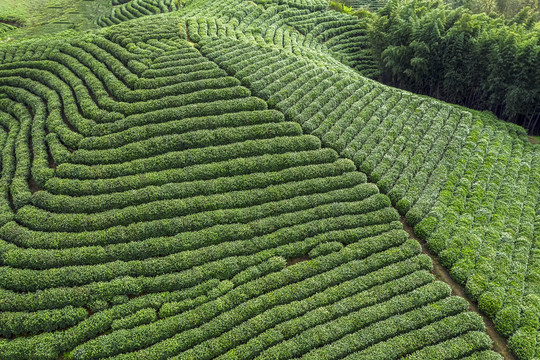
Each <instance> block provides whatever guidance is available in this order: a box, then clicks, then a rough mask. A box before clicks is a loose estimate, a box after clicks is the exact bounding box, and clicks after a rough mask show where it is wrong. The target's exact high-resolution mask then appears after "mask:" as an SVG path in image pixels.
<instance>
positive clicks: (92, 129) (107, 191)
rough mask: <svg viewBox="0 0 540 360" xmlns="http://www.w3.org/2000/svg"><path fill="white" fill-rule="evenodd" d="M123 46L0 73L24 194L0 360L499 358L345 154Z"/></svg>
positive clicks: (189, 52) (198, 61)
mask: <svg viewBox="0 0 540 360" xmlns="http://www.w3.org/2000/svg"><path fill="white" fill-rule="evenodd" d="M109 36H110V38H114V34H112V32H111V33H109ZM118 39H120V38H118ZM131 49H132V50H133V51H127V50H125V48H122V47H119V46H118V45H117V43H115V42H114V41H113V42H109V41H106V40H104V38H93V39H90V40H86V41H74V42H72V43H71V44H66V45H63V46H62V47H61V49H60V52H59V53H57V54H54V56H55V57H54V58H51V59H49V60H47V61H31V62H17V63H7V64H4V65H2V66H3V68H2V71H3V72H4V73H3V75H4V76H3V77H1V78H0V81H3V83H2V85H3V87H2V91H3V92H2V93H3V94H4V96H5V98H4V99H2V100H0V106H1V109H2V111H3V112H2V113H1V114H2V117H1V118H2V119H4V120H5V123H6V124H7V125H9V127H5V126H4V127H3V129H2V130H4V132H0V142H1V143H2V144H4V146H3V149H7V150H5V151H4V153H3V154H4V157H3V164H4V158H5V159H6V161H7V162H6V164H7V163H9V161H13V158H15V159H17V166H16V168H15V171H14V172H13V175H12V176H13V178H10V177H8V178H6V184H7V185H8V186H10V187H11V188H10V190H9V191H8V190H7V189H4V191H5V192H4V193H5V194H6V196H7V200H8V204H9V201H10V199H9V194H12V195H15V194H17V192H15V191H13V190H11V189H14V184H16V182H15V180H16V179H19V178H20V182H21V184H24V186H25V189H26V190H25V193H27V199H26V201H24V202H20V204H19V203H18V202H17V203H18V204H19V206H17V207H16V208H15V209H13V210H10V214H11V215H10V217H9V218H6V220H5V222H6V221H7V222H6V223H5V224H3V226H2V227H0V259H1V260H0V263H1V265H2V266H0V331H1V334H2V336H3V337H2V338H0V358H1V359H40V360H43V359H57V358H58V357H59V356H63V357H65V358H73V359H81V360H82V359H103V358H115V359H153V360H155V359H167V358H178V359H184V358H196V359H211V358H216V357H219V358H222V359H226V358H230V359H232V358H238V357H241V358H244V359H251V358H256V357H260V358H268V357H269V356H272V357H276V358H284V359H285V358H287V359H288V358H293V357H298V356H303V355H305V356H307V357H315V358H316V357H318V356H321V355H320V354H322V353H323V352H328V353H329V354H330V355H328V356H329V358H342V357H345V356H353V357H360V358H361V357H373V356H379V357H385V358H386V355H387V354H393V355H391V356H393V357H397V356H406V355H410V356H413V357H420V358H422V357H424V355H425V354H436V353H438V352H440V351H444V352H445V353H447V354H448V356H452V357H465V356H482V357H484V358H488V359H491V358H493V359H498V358H499V357H498V356H497V355H496V354H495V353H493V352H491V351H489V348H490V346H491V342H490V339H489V338H488V337H487V335H486V334H485V333H484V332H483V331H484V325H483V322H482V321H481V319H480V317H479V316H477V315H475V314H473V313H470V312H469V311H467V303H466V301H464V300H462V299H459V298H457V297H452V296H450V289H449V287H448V286H447V285H445V284H443V283H441V282H438V281H435V279H434V277H433V276H432V275H431V274H430V273H429V270H430V269H431V261H430V259H429V258H428V257H427V256H425V255H422V254H421V249H420V246H419V244H418V243H417V242H416V241H415V240H412V239H409V238H408V236H407V234H406V233H405V232H404V231H403V229H402V226H401V223H400V222H399V221H398V219H399V215H398V213H397V212H396V211H395V210H394V209H392V208H391V206H390V205H391V204H390V200H389V199H388V197H386V196H385V195H383V194H380V193H379V190H378V188H377V186H376V185H374V184H369V183H367V182H366V176H365V175H364V174H362V173H359V172H357V171H355V166H354V164H353V163H352V162H351V161H350V160H344V159H338V155H337V153H336V152H335V151H334V150H331V149H322V148H321V142H320V140H319V139H318V138H316V137H314V136H309V135H302V130H301V128H300V126H299V125H298V124H297V123H295V122H287V121H286V120H285V117H284V115H283V114H282V113H281V112H279V111H276V110H268V109H267V104H266V102H265V101H263V100H261V99H259V98H255V97H253V96H250V91H249V90H248V89H246V88H244V87H242V86H239V81H238V80H236V79H233V78H230V77H227V76H226V74H225V73H224V72H223V70H220V69H219V68H218V67H217V66H216V65H215V63H211V62H209V61H208V60H206V59H204V58H203V57H202V55H201V54H200V53H198V51H196V50H195V49H194V48H193V47H192V46H191V45H190V44H189V43H188V42H186V41H182V40H177V41H171V40H170V39H169V38H166V39H164V40H163V41H158V40H152V39H148V41H146V42H141V43H139V44H137V45H136V46H134V47H131ZM149 52H150V53H154V54H155V55H151V54H149ZM51 56H53V55H51ZM208 64H209V65H208ZM199 67H203V68H204V69H199ZM207 68H208V69H209V70H210V71H216V72H215V73H214V75H212V76H206V75H202V77H201V78H197V77H191V76H194V75H195V74H198V73H201V72H207V71H209V70H208V69H207ZM204 74H207V73H204ZM214 78H216V79H218V80H219V81H221V82H219V83H215V82H213V81H211V79H214ZM207 79H208V80H207ZM203 80H204V81H203ZM145 81H149V82H147V83H144V82H145ZM150 81H156V83H155V84H152V85H150ZM141 84H148V85H147V86H143V85H141ZM176 84H182V86H176ZM161 89H163V91H165V92H166V93H167V94H168V95H167V96H166V97H164V98H160V99H158V97H157V96H156V95H155V93H154V92H153V91H161ZM220 94H224V95H220ZM220 96H223V97H220ZM27 123H28V125H25V124H27ZM29 125H32V126H31V127H30V126H29ZM17 126H19V128H23V127H27V128H28V130H25V131H26V133H24V134H25V136H24V137H21V139H20V141H18V142H15V141H13V138H14V137H15V136H22V135H18V134H21V130H20V129H19V128H17ZM18 129H19V130H18ZM6 130H8V131H6ZM30 132H31V137H30V135H29V134H30ZM29 139H31V142H30V140H29ZM66 141H67V142H70V144H71V145H73V146H69V145H68V144H66V143H65V142H66ZM21 144H24V146H23V145H21ZM29 144H32V146H29ZM18 147H21V149H22V150H17V148H18ZM25 149H26V151H27V152H28V154H29V155H28V156H27V158H28V159H29V160H30V161H33V162H34V163H33V164H32V163H31V162H29V163H28V164H32V166H33V168H32V174H34V173H35V174H39V173H40V172H39V171H38V170H40V169H41V173H43V174H42V175H41V177H40V178H39V179H40V181H39V182H38V181H37V180H36V183H37V186H38V188H36V187H35V185H32V190H30V185H29V179H30V178H31V177H30V174H29V172H28V169H29V165H28V166H26V165H25V166H26V167H24V166H21V168H22V169H26V171H27V172H26V173H25V175H24V174H22V173H21V175H20V176H19V175H18V173H17V169H18V164H19V162H21V161H22V159H24V157H23V156H14V155H13V154H15V151H21V154H24V151H23V150H25ZM30 151H33V153H32V152H30ZM30 154H31V155H32V156H30ZM38 160H39V161H41V162H45V163H43V164H42V163H39V162H38V163H36V161H38ZM23 164H25V163H23ZM38 165H39V166H38ZM2 169H3V170H4V169H9V167H4V166H3V167H2ZM47 170H49V172H48V173H47V174H45V172H46V171H47ZM21 171H22V170H21ZM10 179H14V180H10ZM2 180H3V181H4V179H3V178H2ZM10 181H11V182H10ZM36 190H37V191H36ZM16 198H17V197H13V200H14V201H15V199H16ZM299 260H305V261H300V262H298V261H299ZM297 262H298V263H297ZM292 264H294V265H292ZM381 329H384V330H383V331H381ZM457 344H459V345H461V346H456V345H457ZM441 349H442V350H441ZM374 354H375V355H374ZM390 358H392V357H390Z"/></svg>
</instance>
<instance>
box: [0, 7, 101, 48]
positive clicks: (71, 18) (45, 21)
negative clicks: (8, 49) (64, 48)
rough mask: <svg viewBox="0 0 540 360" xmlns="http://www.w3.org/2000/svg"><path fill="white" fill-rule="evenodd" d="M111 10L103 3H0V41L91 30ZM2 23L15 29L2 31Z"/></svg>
mask: <svg viewBox="0 0 540 360" xmlns="http://www.w3.org/2000/svg"><path fill="white" fill-rule="evenodd" d="M110 8H111V5H110V4H108V3H107V1H103V0H2V1H1V2H0V41H2V40H4V41H6V40H7V41H9V40H13V39H18V38H23V37H30V36H43V35H48V34H51V35H52V34H56V33H59V32H64V31H68V30H87V29H93V28H96V27H97V25H96V24H95V21H96V19H97V17H98V16H100V15H101V14H105V13H107V12H109V11H110ZM2 22H6V23H7V24H10V25H17V27H18V28H11V29H10V31H5V30H4V31H2V29H3V28H4V27H5V25H2Z"/></svg>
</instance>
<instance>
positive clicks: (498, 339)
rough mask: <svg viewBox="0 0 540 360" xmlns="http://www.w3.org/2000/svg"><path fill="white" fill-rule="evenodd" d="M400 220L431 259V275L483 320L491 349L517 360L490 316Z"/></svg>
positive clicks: (402, 221) (507, 357)
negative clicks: (461, 299)
mask: <svg viewBox="0 0 540 360" xmlns="http://www.w3.org/2000/svg"><path fill="white" fill-rule="evenodd" d="M400 221H401V223H402V224H403V229H405V231H406V232H407V233H408V234H409V236H410V237H411V238H413V239H415V240H416V241H418V242H419V243H420V245H421V246H422V252H423V253H424V254H426V255H428V256H429V257H430V258H431V260H432V261H433V270H432V271H431V272H432V273H433V275H435V277H436V278H437V279H439V280H441V281H444V282H445V283H447V284H448V285H450V288H451V289H452V295H457V296H461V297H462V298H464V299H465V300H467V301H468V302H469V310H471V311H474V312H475V313H477V314H479V315H480V316H481V317H482V319H483V320H484V324H486V332H487V334H488V335H489V337H491V340H493V350H494V351H496V352H498V353H499V354H501V355H502V356H503V357H504V358H505V359H506V360H517V358H516V357H515V356H514V354H512V352H511V351H510V349H509V348H508V342H507V341H506V339H505V338H504V337H502V335H501V334H499V333H498V332H497V330H495V324H493V321H491V319H490V318H488V317H487V316H486V315H485V314H484V313H483V312H481V311H480V309H478V306H477V305H476V303H474V302H473V301H472V300H471V299H469V296H468V295H467V293H466V292H465V288H464V287H463V286H461V285H460V284H458V283H457V282H455V281H454V279H452V277H451V276H450V273H449V272H448V270H446V269H445V268H444V267H443V266H442V265H441V263H440V262H439V257H438V256H437V255H434V254H433V253H431V251H430V250H429V248H428V247H427V244H426V242H425V241H424V240H421V239H420V238H419V237H417V236H416V235H415V234H414V230H413V228H411V227H410V226H409V225H407V223H406V222H405V218H404V217H403V216H402V217H401V218H400Z"/></svg>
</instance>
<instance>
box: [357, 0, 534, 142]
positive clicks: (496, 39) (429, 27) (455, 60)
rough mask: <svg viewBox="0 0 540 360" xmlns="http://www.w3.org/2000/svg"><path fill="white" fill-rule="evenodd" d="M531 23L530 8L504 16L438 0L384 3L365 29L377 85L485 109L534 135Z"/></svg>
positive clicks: (531, 12)
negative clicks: (378, 75) (377, 70)
mask: <svg viewBox="0 0 540 360" xmlns="http://www.w3.org/2000/svg"><path fill="white" fill-rule="evenodd" d="M362 13H363V14H365V12H362ZM538 24H539V23H538V21H537V14H536V13H535V12H533V11H531V9H530V8H525V9H523V10H522V11H521V12H520V13H519V14H517V15H516V16H515V17H513V18H512V19H505V18H504V17H496V16H488V15H486V14H485V13H482V14H473V13H471V11H470V10H469V9H466V8H464V7H459V8H452V7H450V6H449V5H445V4H444V3H443V1H441V0H438V1H432V0H390V1H389V2H388V3H387V4H386V6H385V7H383V8H382V9H381V10H380V11H379V12H378V13H377V14H375V15H373V16H372V19H371V21H370V29H369V34H370V39H371V46H372V51H373V54H374V56H375V58H376V60H377V62H378V64H379V66H380V69H381V74H382V75H381V81H382V82H383V83H385V84H389V85H392V86H396V87H399V88H402V89H406V90H410V91H412V92H415V93H420V94H425V95H429V96H432V97H436V98H438V99H442V100H445V101H448V102H452V103H456V104H460V105H463V106H466V107H469V108H474V109H479V110H490V111H492V112H493V113H494V114H495V115H497V116H498V117H500V118H503V119H505V120H508V121H511V122H514V123H516V124H519V125H521V126H523V127H525V128H526V129H528V131H529V132H530V133H531V134H540V26H539V25H538Z"/></svg>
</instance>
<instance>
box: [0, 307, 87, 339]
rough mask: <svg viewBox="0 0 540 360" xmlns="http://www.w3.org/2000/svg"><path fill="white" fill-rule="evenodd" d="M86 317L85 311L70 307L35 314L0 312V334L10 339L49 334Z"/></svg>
mask: <svg viewBox="0 0 540 360" xmlns="http://www.w3.org/2000/svg"><path fill="white" fill-rule="evenodd" d="M87 317H88V312H87V311H86V309H83V308H80V307H79V308H74V307H72V306H67V307H65V308H62V309H54V310H41V311H35V312H2V313H1V314H0V334H2V336H5V337H7V338H11V337H12V336H14V335H21V334H26V335H33V334H39V333H42V332H51V331H55V330H58V329H63V328H66V327H68V326H73V325H75V324H77V323H79V322H80V321H82V320H84V319H86V318H87Z"/></svg>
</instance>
